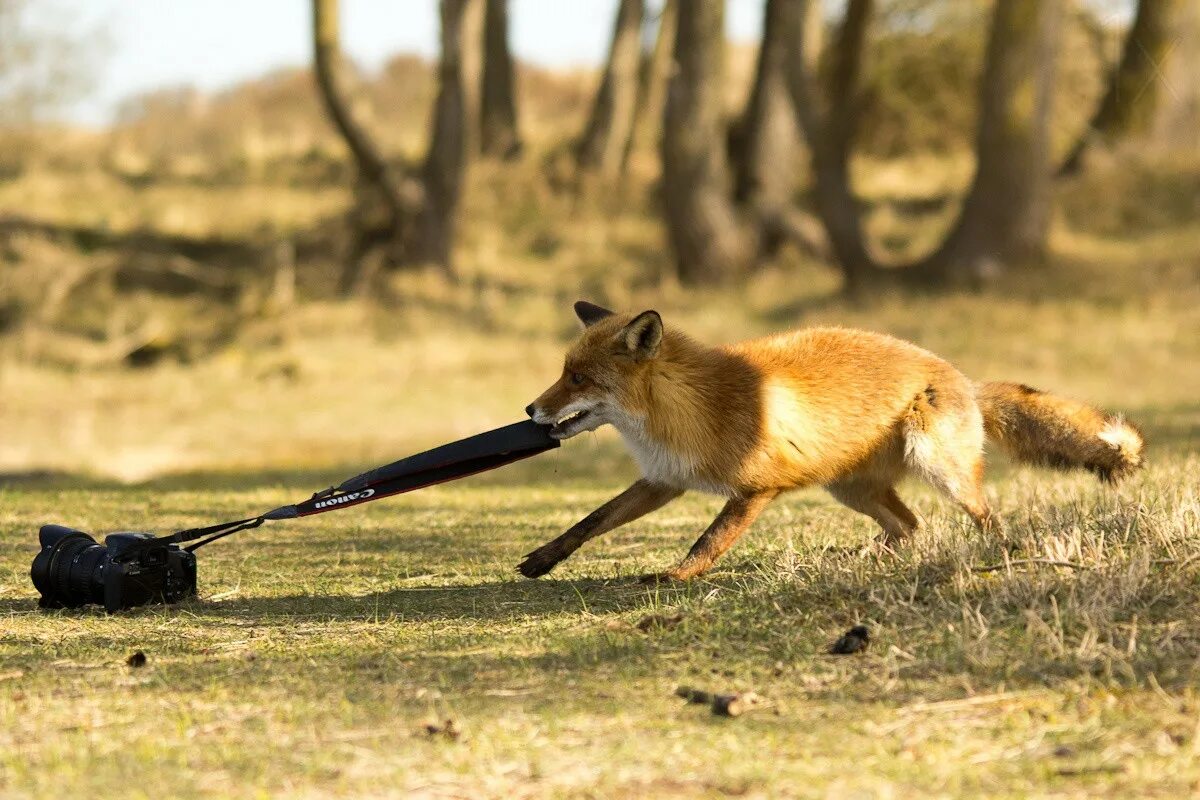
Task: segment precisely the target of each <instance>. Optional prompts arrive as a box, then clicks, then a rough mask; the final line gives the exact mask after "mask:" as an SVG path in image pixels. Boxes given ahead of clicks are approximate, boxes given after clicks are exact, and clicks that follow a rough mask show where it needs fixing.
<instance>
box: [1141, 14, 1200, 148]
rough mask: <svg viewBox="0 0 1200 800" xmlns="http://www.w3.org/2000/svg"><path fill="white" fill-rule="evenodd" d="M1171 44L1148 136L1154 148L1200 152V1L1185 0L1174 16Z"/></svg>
mask: <svg viewBox="0 0 1200 800" xmlns="http://www.w3.org/2000/svg"><path fill="white" fill-rule="evenodd" d="M1173 28H1174V32H1173V33H1172V35H1171V42H1172V44H1173V45H1174V47H1173V49H1172V51H1171V58H1170V63H1169V64H1168V65H1167V70H1166V75H1165V76H1164V77H1163V85H1164V87H1165V88H1166V89H1167V90H1168V91H1167V92H1166V93H1165V94H1164V95H1163V96H1160V98H1159V100H1160V102H1159V104H1158V105H1159V108H1158V113H1157V114H1156V115H1155V116H1156V119H1155V121H1154V126H1153V131H1152V132H1151V136H1150V139H1151V141H1152V142H1153V144H1154V145H1155V146H1156V147H1159V148H1162V149H1165V150H1173V151H1176V152H1186V151H1190V152H1191V153H1192V154H1195V153H1197V152H1200V81H1197V80H1196V76H1197V75H1200V3H1194V2H1189V3H1185V4H1184V7H1183V9H1182V10H1181V11H1180V13H1179V14H1178V15H1177V16H1176V17H1175V24H1174V26H1173Z"/></svg>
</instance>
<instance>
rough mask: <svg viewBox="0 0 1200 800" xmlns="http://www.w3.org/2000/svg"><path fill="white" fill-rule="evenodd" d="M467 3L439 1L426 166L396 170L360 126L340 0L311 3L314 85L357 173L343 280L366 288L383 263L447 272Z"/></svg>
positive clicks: (459, 166) (459, 149) (460, 137)
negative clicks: (403, 171)
mask: <svg viewBox="0 0 1200 800" xmlns="http://www.w3.org/2000/svg"><path fill="white" fill-rule="evenodd" d="M469 3H470V0H441V6H440V7H441V55H440V57H439V62H438V90H437V99H436V100H435V102H434V110H433V124H432V130H431V133H430V137H429V146H428V149H427V151H426V156H425V160H424V164H423V166H422V167H421V168H420V169H419V170H416V171H413V172H412V173H411V174H403V175H401V174H398V173H397V171H396V170H394V169H393V168H392V166H391V164H390V163H389V162H388V160H387V159H386V158H385V157H384V156H383V154H382V153H381V152H380V150H379V148H378V147H377V146H376V145H375V142H374V141H373V140H372V138H371V136H370V135H369V134H368V133H367V131H366V130H365V127H364V125H363V122H362V119H361V115H360V114H358V113H356V110H355V109H354V107H353V105H352V102H351V100H350V99H349V98H350V96H351V94H350V92H351V90H350V88H349V87H348V86H347V80H348V75H347V70H346V65H345V62H344V61H343V57H342V54H341V50H340V45H339V41H338V19H337V14H338V4H337V0H313V46H314V64H315V73H316V80H317V85H318V87H319V89H320V93H321V97H322V99H323V100H324V103H325V107H326V110H327V111H328V114H329V117H330V119H331V120H332V122H333V124H334V126H335V127H336V128H337V130H338V132H339V133H340V134H341V136H342V138H343V140H344V141H345V142H346V146H347V148H348V149H349V150H350V154H351V156H352V158H353V159H354V162H355V165H356V167H357V170H358V176H359V184H360V185H359V191H358V192H357V204H356V209H355V211H354V215H353V216H354V224H353V226H352V227H353V231H352V235H353V242H352V245H351V248H350V254H349V259H348V261H349V263H348V265H347V268H346V271H345V273H344V276H343V280H342V289H343V291H344V292H346V293H350V294H353V293H359V292H361V291H363V290H364V289H365V288H366V286H367V284H368V282H369V280H370V278H371V277H372V275H373V274H374V272H375V271H376V270H377V269H378V268H379V267H380V266H388V267H395V266H399V265H402V264H420V263H429V262H432V263H435V264H438V265H440V266H441V267H442V268H443V269H445V270H446V271H450V269H451V266H452V264H451V248H452V245H453V234H454V227H455V221H456V216H457V209H458V198H459V192H460V187H461V184H462V176H463V169H464V160H465V155H466V153H465V142H466V139H465V136H466V131H465V119H466V116H465V114H466V111H465V103H464V99H463V79H462V69H463V67H462V38H463V30H464V17H465V12H466V10H467V8H468V6H469Z"/></svg>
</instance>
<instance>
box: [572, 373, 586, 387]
mask: <svg viewBox="0 0 1200 800" xmlns="http://www.w3.org/2000/svg"><path fill="white" fill-rule="evenodd" d="M586 380H587V377H586V376H584V375H581V374H580V373H578V372H572V373H571V383H573V384H575V385H576V386H582V385H583V382H584V381H586Z"/></svg>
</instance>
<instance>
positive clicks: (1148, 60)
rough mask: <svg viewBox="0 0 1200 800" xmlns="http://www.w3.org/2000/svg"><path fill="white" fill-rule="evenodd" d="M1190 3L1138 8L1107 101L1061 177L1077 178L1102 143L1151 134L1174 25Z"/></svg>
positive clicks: (1157, 1) (1149, 1) (1176, 0)
mask: <svg viewBox="0 0 1200 800" xmlns="http://www.w3.org/2000/svg"><path fill="white" fill-rule="evenodd" d="M1191 1H1192V2H1194V0H1191ZM1187 2H1189V0H1140V1H1139V2H1138V4H1137V15H1136V16H1135V17H1134V19H1133V24H1132V25H1131V26H1130V28H1129V33H1128V34H1127V35H1126V37H1125V45H1124V47H1123V48H1122V50H1121V60H1120V62H1118V64H1117V66H1116V68H1114V69H1113V71H1112V73H1111V74H1110V75H1109V78H1108V88H1107V90H1106V91H1105V93H1104V98H1103V99H1102V100H1101V101H1100V105H1099V106H1098V107H1097V109H1096V113H1095V115H1093V117H1092V119H1091V120H1090V122H1089V123H1088V126H1087V128H1086V129H1085V130H1084V132H1083V134H1082V135H1081V136H1080V137H1079V141H1077V142H1076V143H1075V146H1074V147H1073V148H1072V149H1071V152H1070V154H1069V155H1068V156H1067V158H1066V160H1065V161H1064V162H1063V165H1062V167H1061V169H1060V173H1061V174H1071V173H1074V172H1077V171H1078V170H1079V168H1080V167H1081V166H1082V163H1083V156H1084V153H1085V152H1086V151H1087V149H1088V147H1090V146H1091V145H1092V144H1093V143H1094V142H1096V141H1097V140H1099V141H1100V142H1102V143H1103V144H1105V145H1112V144H1113V143H1115V142H1117V141H1119V140H1121V139H1125V138H1128V137H1130V136H1133V135H1136V134H1143V133H1148V132H1149V131H1150V128H1151V127H1152V126H1153V124H1154V122H1155V119H1156V115H1157V110H1158V107H1159V101H1160V99H1161V97H1162V94H1163V85H1164V80H1165V79H1164V77H1163V76H1164V70H1165V68H1166V65H1167V61H1168V59H1169V57H1170V55H1171V51H1172V50H1173V49H1174V44H1175V43H1174V42H1173V41H1172V31H1173V29H1174V25H1173V24H1172V23H1173V22H1174V21H1175V20H1176V19H1177V18H1178V17H1179V14H1180V12H1181V11H1182V10H1183V8H1184V6H1185V4H1186V3H1187Z"/></svg>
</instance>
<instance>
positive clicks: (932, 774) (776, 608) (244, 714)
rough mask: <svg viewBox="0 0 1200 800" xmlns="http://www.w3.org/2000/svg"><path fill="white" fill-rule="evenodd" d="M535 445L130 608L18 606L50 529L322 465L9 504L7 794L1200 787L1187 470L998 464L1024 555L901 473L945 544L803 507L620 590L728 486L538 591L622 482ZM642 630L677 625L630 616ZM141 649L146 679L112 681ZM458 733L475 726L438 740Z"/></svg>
mask: <svg viewBox="0 0 1200 800" xmlns="http://www.w3.org/2000/svg"><path fill="white" fill-rule="evenodd" d="M539 458H540V460H538V459H535V460H534V461H533V462H529V463H527V464H525V465H522V466H517V467H512V468H510V469H509V470H508V471H502V472H499V473H495V474H493V475H492V476H488V477H484V478H478V479H473V480H472V481H470V482H468V483H465V484H460V485H457V486H444V487H440V488H436V489H432V490H429V491H425V492H421V493H418V494H414V495H409V496H407V497H404V498H400V499H396V500H392V501H385V502H383V503H379V504H375V505H370V506H365V507H361V508H358V509H354V510H347V511H343V512H340V513H335V514H329V515H326V516H321V517H316V518H313V519H311V520H307V521H304V522H298V523H288V524H277V525H274V526H271V527H268V528H265V529H262V530H260V531H257V532H253V533H247V534H242V535H240V536H238V537H236V538H234V539H232V540H228V541H225V542H222V543H220V544H217V545H213V546H212V547H211V548H209V549H207V550H206V551H203V557H202V559H201V580H202V599H201V600H200V601H197V602H190V603H186V604H184V605H181V606H178V607H171V608H151V609H143V610H138V611H134V612H131V613H125V614H122V615H119V616H116V617H106V616H104V615H103V614H102V613H97V612H94V611H91V612H83V613H78V612H55V613H50V614H46V613H40V612H38V611H36V610H34V609H33V607H32V606H33V604H32V600H31V598H30V589H29V588H27V586H26V584H27V573H26V568H27V562H28V560H29V559H30V557H31V555H32V544H33V543H34V541H35V538H34V537H35V533H36V528H37V526H38V525H39V524H41V523H43V522H45V521H48V520H63V521H67V522H70V523H75V524H78V525H80V526H81V527H85V528H87V529H90V530H109V529H114V528H121V527H124V526H127V525H133V526H135V527H136V526H145V525H161V526H166V527H178V526H184V525H189V524H192V523H198V522H201V521H204V520H207V519H209V518H212V517H226V516H231V515H232V516H237V515H240V514H242V512H244V511H245V510H247V509H254V508H260V507H261V508H266V507H270V506H272V505H274V504H279V503H282V502H285V501H288V500H291V499H295V498H296V497H297V496H298V495H302V494H303V491H302V490H301V489H300V488H299V485H300V484H304V485H309V484H311V481H312V480H313V479H315V478H316V477H317V476H313V475H308V474H303V475H297V476H293V477H292V478H291V479H289V478H288V477H287V476H284V477H283V478H280V477H279V476H273V477H272V478H271V479H269V481H270V482H267V483H262V482H260V481H259V480H256V479H255V477H254V476H246V478H245V481H246V483H247V484H248V486H249V487H251V488H245V489H232V490H227V491H207V490H205V489H203V488H198V487H190V488H189V487H186V486H184V485H182V484H181V482H179V481H178V479H177V480H176V481H175V482H174V483H172V482H169V481H168V482H164V483H162V484H161V485H154V484H152V485H149V486H142V487H136V488H126V487H116V486H99V487H95V486H93V487H83V488H81V487H75V486H69V485H67V486H60V487H58V488H52V487H36V486H35V487H17V488H9V489H8V490H6V491H5V492H4V493H3V495H2V496H0V506H2V507H3V509H4V511H3V512H0V530H2V532H3V535H2V536H0V598H2V599H0V604H2V605H0V608H2V610H3V612H4V614H5V617H4V628H3V636H2V637H0V663H2V664H3V668H2V669H0V720H2V721H3V724H0V793H3V794H4V796H6V797H21V796H46V795H50V794H54V795H67V794H71V793H87V792H89V791H96V790H97V788H98V787H110V788H112V787H125V788H126V789H128V790H129V793H130V794H131V795H132V796H164V795H165V796H185V797H186V796H197V797H201V796H228V795H239V796H247V795H255V794H270V795H275V794H287V795H299V796H337V795H371V796H376V795H384V796H387V795H396V796H408V795H412V794H417V795H421V794H425V795H429V796H464V797H465V796H481V795H486V796H493V795H495V796H499V795H505V796H533V795H538V796H545V795H548V796H578V795H580V794H583V795H588V796H606V797H608V796H645V795H646V794H655V795H659V796H663V795H666V796H670V795H683V794H696V793H701V794H733V795H750V796H779V795H781V794H793V795H798V796H825V795H827V794H834V793H836V794H843V793H846V792H851V793H853V792H860V793H862V794H863V795H864V796H895V795H901V796H903V795H912V794H921V795H925V796H963V797H966V796H993V797H1007V796H1013V797H1016V796H1027V795H1030V794H1042V795H1052V796H1094V795H1095V794H1099V793H1107V794H1111V795H1113V796H1117V795H1121V794H1128V793H1132V792H1136V793H1138V794H1139V795H1141V796H1179V795H1180V794H1183V793H1186V792H1188V791H1191V790H1193V789H1194V788H1195V787H1196V786H1197V785H1200V784H1198V783H1197V782H1198V781H1200V757H1198V752H1197V751H1198V748H1200V738H1198V737H1197V733H1198V730H1197V719H1198V716H1197V715H1198V714H1200V695H1198V694H1197V693H1196V691H1195V688H1194V687H1195V684H1196V680H1197V679H1198V678H1200V669H1198V666H1197V658H1198V657H1200V629H1198V628H1197V625H1196V619H1197V618H1200V530H1198V525H1197V523H1200V500H1198V498H1197V495H1196V493H1195V490H1194V488H1193V487H1194V480H1192V481H1189V480H1188V476H1189V475H1194V474H1195V471H1196V469H1197V468H1198V467H1200V460H1198V459H1197V458H1196V457H1195V456H1175V457H1172V458H1169V459H1167V461H1166V462H1165V463H1162V462H1160V463H1159V464H1157V465H1156V466H1154V467H1152V468H1151V469H1150V470H1148V471H1147V472H1146V473H1144V474H1143V475H1142V476H1139V477H1138V478H1136V479H1135V480H1134V481H1132V482H1131V483H1130V484H1129V485H1128V486H1126V487H1125V488H1123V489H1122V490H1121V491H1120V492H1117V493H1110V492H1106V491H1104V490H1102V489H1101V488H1099V487H1098V486H1096V485H1094V484H1092V483H1091V482H1090V481H1089V480H1088V479H1086V478H1083V477H1080V478H1074V477H1070V478H1062V477H1060V478H1050V479H1046V478H1045V476H1043V475H1040V474H1037V473H1032V472H1027V471H1024V470H1016V471H1013V470H1007V469H1004V468H1001V469H1000V470H999V472H1000V475H999V478H998V480H997V481H995V482H993V484H992V487H993V488H992V492H993V495H994V497H995V498H996V500H997V503H998V505H999V506H1000V508H1002V509H1003V511H1004V512H1005V517H1006V520H1007V526H1006V540H1007V542H1008V548H1007V549H1006V547H1005V546H1002V544H1001V540H1000V539H997V540H994V541H982V540H980V539H979V537H977V536H976V535H975V534H974V533H973V532H972V530H971V529H969V526H968V524H967V522H966V520H965V519H960V518H959V516H958V515H957V514H954V513H952V512H949V511H948V510H947V509H945V508H944V507H943V505H942V504H941V503H940V501H936V500H935V499H934V498H933V497H932V496H931V495H930V494H929V493H927V492H924V491H921V490H919V489H915V487H914V489H913V490H910V493H913V494H915V496H916V505H917V507H918V508H919V510H920V512H921V513H922V514H924V515H925V516H926V517H927V518H928V519H929V521H930V527H929V529H928V530H927V531H926V532H925V533H923V534H922V535H921V536H920V538H919V539H918V540H917V541H916V542H915V543H914V545H913V547H911V548H910V549H905V550H902V551H901V552H899V553H898V554H896V555H889V554H886V553H882V552H878V551H867V552H860V549H861V547H862V545H864V544H865V543H866V542H867V541H868V539H869V537H870V536H871V535H872V533H873V531H871V529H870V527H869V525H868V524H867V523H866V522H865V521H864V520H861V519H858V518H856V517H855V516H854V515H853V514H851V513H849V512H847V511H845V510H844V509H841V508H840V507H837V506H835V505H833V504H832V503H831V502H829V501H828V500H826V499H824V497H822V496H817V495H815V494H811V493H800V494H796V495H793V496H790V497H788V498H786V499H785V500H784V501H782V502H779V503H777V504H775V505H773V506H772V507H771V508H770V509H769V510H768V511H767V513H766V514H765V515H764V517H763V519H762V520H761V521H760V522H759V524H757V525H756V527H755V529H754V531H753V532H752V533H751V534H750V535H749V536H748V537H747V538H746V540H745V541H743V542H742V543H741V544H740V545H739V546H738V547H737V548H735V549H734V550H733V551H732V552H731V553H730V554H729V555H728V556H727V557H726V559H725V560H724V561H723V562H722V563H721V564H720V565H719V568H718V569H717V570H716V571H715V572H714V573H712V574H711V575H710V576H708V577H706V578H704V579H702V580H700V581H697V582H695V583H693V584H690V585H687V586H685V587H682V588H676V587H670V588H666V587H647V586H643V585H641V584H639V583H637V581H636V578H635V576H636V575H638V574H639V573H642V572H646V571H649V570H652V569H656V568H661V567H663V566H665V565H667V564H669V563H670V562H672V561H673V560H674V559H677V558H678V557H680V556H681V555H682V554H683V552H684V551H685V550H686V547H687V546H688V545H689V544H690V542H691V540H692V538H693V537H694V536H695V535H696V534H697V532H698V531H699V530H700V529H701V528H702V527H703V526H704V525H705V524H706V522H707V521H708V519H710V518H711V516H712V515H713V514H714V513H715V511H716V508H717V504H718V503H717V501H715V500H714V499H711V498H704V497H701V496H695V497H690V496H689V497H686V498H685V499H683V500H681V501H679V502H678V503H677V504H674V505H672V506H669V507H668V508H667V509H665V510H663V511H662V512H659V513H658V514H657V515H656V516H654V517H653V518H651V519H650V520H648V521H646V522H643V523H641V524H634V525H632V526H630V527H629V528H628V529H625V530H621V531H618V532H616V533H614V534H611V535H610V536H608V537H606V538H605V539H602V540H600V541H599V542H597V543H595V544H594V545H593V546H589V547H588V548H585V550H584V551H582V552H581V553H580V554H578V555H577V556H576V557H575V558H574V559H573V560H571V561H569V562H567V563H566V564H565V565H563V566H562V567H560V569H559V570H558V571H556V572H554V573H552V575H551V576H549V577H548V578H547V579H543V580H539V581H525V580H520V579H518V578H517V576H515V574H514V572H513V571H512V568H513V566H514V565H515V563H516V562H517V560H519V556H520V555H521V554H522V553H524V552H526V551H527V550H529V549H531V548H532V547H534V546H536V545H537V544H540V543H541V542H542V541H544V540H546V539H548V538H550V537H552V536H554V535H556V534H557V532H558V531H559V530H561V529H562V528H563V527H565V526H566V525H568V524H570V522H571V521H573V520H574V519H575V518H577V517H579V516H581V515H582V514H584V513H586V512H587V511H588V510H590V509H591V508H592V507H594V506H595V505H597V504H599V503H600V502H601V501H602V500H603V499H604V498H605V497H606V496H607V495H609V494H610V493H612V492H613V491H615V490H617V489H618V488H619V487H620V480H619V479H621V478H622V476H621V474H620V473H621V472H627V471H628V469H627V468H624V469H623V468H621V467H619V466H618V467H616V468H615V469H606V470H605V471H604V472H605V475H607V476H608V477H607V478H593V479H590V480H579V479H576V480H568V481H567V488H566V489H563V488H560V487H559V486H557V485H556V484H555V482H554V478H555V472H556V471H557V470H559V468H560V467H565V468H566V469H565V470H564V471H567V472H570V471H572V470H576V471H578V472H583V471H584V469H585V468H586V466H587V464H588V463H592V462H596V461H599V462H600V463H602V464H606V463H607V462H608V461H609V460H610V459H615V458H616V456H615V454H614V453H612V452H611V450H610V448H609V447H608V446H607V445H606V444H605V443H598V444H591V445H589V444H587V443H582V444H579V443H574V444H572V445H569V446H568V448H567V449H565V450H563V451H558V452H555V453H552V454H547V455H545V456H542V457H539ZM563 462H567V463H565V464H564V463H563ZM625 477H628V476H625ZM306 482H307V483H306ZM290 483H295V484H297V486H292V485H288V484H290ZM1042 560H1044V561H1054V562H1061V563H1069V564H1072V565H1073V566H1072V567H1058V566H1053V565H1051V564H1048V563H1040V562H1041V561H1042ZM1006 564H1007V566H1006ZM986 566H997V567H998V568H997V569H994V570H991V571H982V570H980V568H981V567H986ZM676 613H677V614H678V615H679V620H678V622H677V623H676V622H674V615H675V614H676ZM651 615H658V616H659V617H660V618H661V619H662V620H664V621H665V622H664V624H663V625H661V626H655V625H651V626H650V627H649V630H647V631H645V632H643V631H641V630H639V628H638V626H637V624H638V622H639V621H641V620H643V619H645V618H647V617H648V616H651ZM856 623H864V624H867V625H869V626H870V628H871V630H872V633H873V641H872V645H871V647H870V649H869V650H868V652H867V653H865V654H863V655H860V656H852V657H833V656H828V655H826V654H825V649H826V648H827V647H828V645H829V643H830V642H832V640H833V639H834V638H836V637H837V636H838V635H839V634H840V633H841V632H842V631H843V630H844V629H845V628H847V627H849V626H850V625H852V624H856ZM135 651H142V652H144V653H145V654H146V655H147V658H148V662H147V665H146V666H145V667H142V668H131V667H128V666H126V664H125V659H126V657H127V656H129V655H130V654H131V653H133V652H135ZM677 684H688V685H694V686H700V687H703V688H707V689H710V690H714V691H729V690H747V689H749V690H754V691H757V692H758V693H760V694H761V695H763V696H764V697H765V698H767V700H768V701H769V707H768V708H767V709H765V710H763V711H760V712H757V713H755V714H752V715H749V716H746V717H742V718H738V719H721V718H716V717H713V716H712V715H711V714H710V713H709V712H708V711H707V710H706V709H704V708H703V707H700V706H688V705H684V704H683V703H682V701H679V700H678V699H677V698H675V697H674V695H673V689H674V687H675V686H676V685H677ZM445 719H454V720H455V721H456V723H457V725H459V726H460V727H461V729H462V730H463V732H464V733H463V736H462V738H461V739H458V740H451V739H448V738H446V737H444V736H439V735H434V736H430V735H428V734H426V733H425V732H424V727H423V726H424V725H425V723H426V722H428V721H438V720H445Z"/></svg>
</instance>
